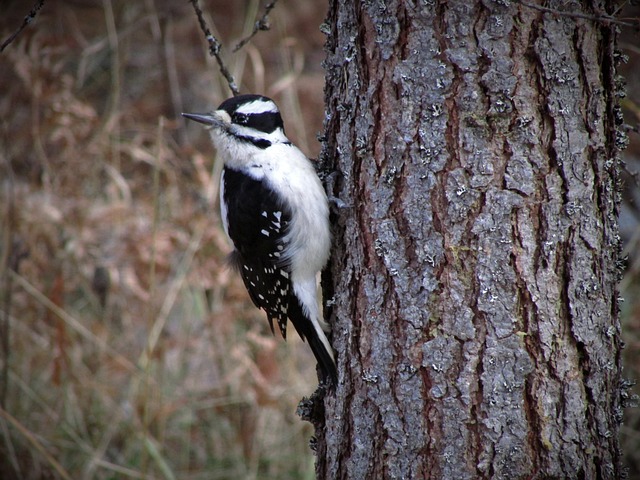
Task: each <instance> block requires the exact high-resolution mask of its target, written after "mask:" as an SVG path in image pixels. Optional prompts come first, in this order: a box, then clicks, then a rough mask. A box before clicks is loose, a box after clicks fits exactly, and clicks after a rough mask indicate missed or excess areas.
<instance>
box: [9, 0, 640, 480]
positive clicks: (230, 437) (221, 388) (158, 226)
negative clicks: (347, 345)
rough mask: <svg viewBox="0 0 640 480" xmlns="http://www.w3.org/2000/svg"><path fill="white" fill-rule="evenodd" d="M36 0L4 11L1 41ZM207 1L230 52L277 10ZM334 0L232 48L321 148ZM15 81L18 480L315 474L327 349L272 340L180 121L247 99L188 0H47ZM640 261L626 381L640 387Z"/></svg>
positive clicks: (28, 33) (14, 69)
mask: <svg viewBox="0 0 640 480" xmlns="http://www.w3.org/2000/svg"><path fill="white" fill-rule="evenodd" d="M27 3H29V2H27ZM27 3H25V2H18V1H13V2H9V3H6V2H5V7H4V8H3V10H4V11H3V13H2V16H1V17H2V18H1V19H0V22H2V23H0V35H1V38H2V39H4V38H6V36H7V35H9V34H10V33H11V32H12V31H13V30H14V29H15V28H16V27H17V26H18V25H19V24H20V23H21V21H22V18H23V16H24V15H25V14H26V13H27V11H28V9H29V8H30V5H27ZM202 6H203V9H204V10H205V11H207V12H208V13H209V15H210V18H209V23H210V25H211V26H212V27H213V26H215V30H216V33H217V34H218V35H219V36H220V38H221V39H222V40H223V42H224V43H225V44H226V45H228V46H229V47H231V46H233V45H235V43H236V41H237V40H239V39H240V38H242V37H243V36H244V35H245V34H246V33H248V32H250V31H251V29H252V27H253V22H254V20H255V19H256V17H258V16H259V15H260V11H261V7H260V6H259V4H258V2H256V1H247V2H213V1H209V2H205V1H202ZM324 8H325V5H323V4H322V2H315V1H311V0H309V1H307V2H299V1H295V0H288V1H287V0H280V3H279V5H278V6H277V7H276V9H275V10H274V11H273V13H272V15H271V20H272V25H273V28H272V30H271V31H269V32H262V33H260V34H259V35H258V36H257V37H256V38H255V39H254V41H253V42H252V43H250V44H249V45H247V46H246V47H245V48H244V49H243V50H241V51H240V52H239V53H238V54H235V55H228V60H229V65H230V66H231V68H232V71H233V72H234V74H235V75H236V78H237V79H238V81H239V82H240V85H241V87H242V88H241V89H242V91H243V92H261V93H265V94H267V95H269V96H272V97H274V98H275V99H276V101H277V102H278V103H279V104H280V106H281V108H282V110H283V111H284V117H285V119H286V121H287V125H286V126H287V132H288V134H289V136H290V137H292V139H293V140H294V141H295V142H296V143H298V144H299V145H300V146H301V147H302V148H303V150H305V151H306V152H307V153H309V154H310V155H312V156H314V155H316V154H317V153H318V150H319V146H318V144H317V142H316V141H315V138H314V137H315V134H316V132H317V131H319V130H320V129H321V120H322V118H321V116H322V111H323V106H322V85H323V71H322V70H321V68H320V62H321V60H322V59H323V53H322V50H321V46H322V42H323V40H324V38H323V36H322V34H321V33H320V32H319V30H318V25H319V24H320V23H321V21H322V20H323V16H324ZM6 12H8V13H6ZM229 51H230V48H228V49H227V53H229ZM627 53H628V52H627ZM630 55H631V59H632V60H633V61H634V62H635V65H637V64H638V63H637V62H638V61H639V60H640V59H639V58H638V56H635V57H634V55H632V54H630ZM636 70H638V69H636ZM632 71H633V70H630V72H632ZM638 84H640V81H639V82H638ZM0 86H1V87H0V88H1V91H2V96H1V97H0V132H1V134H0V216H1V219H0V225H2V230H1V231H0V267H2V268H1V269H0V314H1V315H0V318H6V317H3V316H8V318H9V326H10V332H9V335H8V336H5V337H4V339H2V340H3V342H0V343H2V344H3V345H4V341H6V340H9V342H8V345H7V346H8V348H9V351H8V355H4V356H3V357H2V361H1V362H0V365H2V366H3V369H2V373H5V374H6V375H7V378H6V379H5V380H6V382H5V381H2V380H3V379H2V377H0V386H1V385H7V387H8V388H7V389H6V391H2V390H0V404H1V405H2V409H1V410H0V438H1V440H0V477H1V478H3V479H5V478H6V479H12V478H20V479H48V478H73V479H114V478H157V479H172V478H176V479H216V478H220V479H229V478H234V479H235V478H256V479H257V478H260V479H268V478H273V479H286V478H291V479H294V478H295V479H300V478H312V477H313V457H312V455H311V452H310V450H309V448H308V440H309V437H310V436H311V435H312V430H311V427H310V426H308V425H306V424H304V423H303V422H302V421H300V420H299V419H298V418H297V417H296V416H295V408H296V405H297V402H298V400H299V399H300V398H301V397H302V396H303V395H308V394H309V393H311V392H312V391H313V389H314V387H315V372H314V362H313V360H312V357H311V355H310V353H309V352H308V350H307V348H306V347H305V346H304V345H302V344H301V342H300V341H299V340H298V339H297V337H296V336H295V335H294V334H291V335H289V341H288V342H287V343H286V344H285V343H284V342H282V341H281V340H280V339H279V338H274V337H272V336H271V333H270V331H269V329H268V326H267V322H266V320H265V317H264V315H263V314H262V313H261V312H259V311H257V310H256V309H255V308H253V306H252V305H250V303H249V301H248V296H247V294H246V292H245V291H244V288H243V286H242V284H241V282H240V280H239V279H238V278H237V276H236V275H234V274H232V273H231V272H229V271H228V270H226V269H225V268H224V266H223V259H224V256H225V254H226V253H227V252H228V250H229V245H228V242H227V240H226V238H225V237H224V234H223V233H222V231H221V228H220V222H219V218H218V213H217V200H216V198H217V176H218V174H219V168H220V167H219V165H216V164H215V162H214V161H213V158H214V156H213V151H212V148H211V146H210V145H209V142H208V139H207V138H206V136H205V134H204V132H203V131H202V130H201V129H200V128H198V126H197V125H190V126H189V127H188V129H187V126H186V124H185V122H183V121H182V120H181V119H180V118H179V113H180V112H181V111H199V110H205V109H208V108H210V107H212V106H216V105H217V104H218V103H219V102H220V101H221V100H223V99H224V98H226V97H227V96H228V91H227V90H226V89H225V86H224V84H223V83H222V81H221V79H220V77H219V75H218V74H217V68H216V66H215V64H214V62H213V61H212V60H211V59H210V58H209V57H208V56H207V53H206V45H205V43H204V41H203V39H202V38H201V33H200V30H199V29H198V27H197V23H196V19H195V16H194V14H193V11H192V10H191V8H190V5H189V4H188V2H186V1H184V2H175V1H170V0H145V1H138V2H127V1H124V0H74V1H67V2H45V7H44V8H43V9H42V10H41V12H40V14H39V16H38V19H37V21H36V23H35V24H33V25H31V26H30V27H29V28H28V29H26V30H25V31H24V32H23V34H22V35H21V36H20V37H19V39H18V40H17V41H16V43H14V44H12V45H11V46H10V47H9V48H8V49H7V50H6V51H5V53H3V54H1V55H0ZM633 88H634V87H633V86H630V93H632V94H631V95H630V98H631V99H633V98H636V99H638V98H640V95H637V93H636V94H635V95H634V93H633ZM636 92H637V91H636ZM638 103H640V102H637V101H636V102H635V104H634V105H637V104H638ZM633 152H634V151H633V150H630V153H629V154H630V155H632V154H633ZM629 158H631V157H629ZM635 228H637V225H636V227H635ZM629 248H630V252H629V253H630V254H631V255H632V262H633V261H635V262H636V263H635V264H633V263H632V264H633V265H638V263H637V262H638V261H637V258H638V257H637V256H634V254H635V255H637V251H638V248H637V247H633V246H632V247H629ZM10 266H13V267H17V273H12V271H11V269H10V268H8V267H10ZM630 272H631V273H630V274H629V275H628V276H627V277H626V278H625V282H626V283H625V291H624V295H625V296H626V297H627V299H629V300H630V301H628V302H627V303H626V304H625V311H624V313H625V317H624V324H625V326H626V328H627V330H626V334H625V335H626V338H627V349H626V351H625V355H626V357H625V358H626V360H627V365H628V367H627V370H626V372H625V375H626V376H627V377H629V378H640V370H639V367H638V365H640V340H639V339H640V334H639V333H638V332H640V313H638V312H640V306H638V305H639V303H638V302H637V300H635V299H637V298H638V295H637V293H636V292H638V277H640V273H639V272H640V269H638V268H635V269H634V268H632V269H631V270H630ZM3 333H4V332H3ZM292 333H293V332H292ZM1 335H2V333H0V336H1ZM0 352H1V351H0ZM7 358H8V362H5V360H6V359H7ZM5 365H6V368H4V367H5ZM628 413H629V415H628V418H629V420H627V423H626V426H625V430H624V436H623V440H624V443H625V445H626V448H627V452H629V453H628V455H627V459H628V462H629V463H630V464H632V465H636V466H637V467H634V468H637V469H638V471H640V457H639V456H638V453H637V452H638V451H640V448H638V445H640V435H639V434H638V430H639V429H638V425H639V420H638V417H639V416H638V415H637V414H636V413H634V412H633V411H630V412H628ZM634 462H635V463H634ZM632 471H633V472H635V471H636V470H634V469H633V468H632Z"/></svg>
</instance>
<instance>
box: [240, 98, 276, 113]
mask: <svg viewBox="0 0 640 480" xmlns="http://www.w3.org/2000/svg"><path fill="white" fill-rule="evenodd" d="M236 112H237V113H242V114H245V115H250V114H256V113H278V107H277V106H276V104H275V103H273V102H272V101H265V100H254V101H253V102H250V103H245V104H244V105H240V106H239V107H238V109H237V110H236Z"/></svg>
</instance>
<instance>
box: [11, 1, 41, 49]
mask: <svg viewBox="0 0 640 480" xmlns="http://www.w3.org/2000/svg"><path fill="white" fill-rule="evenodd" d="M43 5H44V0H38V2H37V3H36V4H35V5H34V6H33V8H32V9H31V11H30V12H29V14H28V15H27V16H26V17H24V20H23V21H22V25H20V28H18V29H17V30H16V31H15V32H13V34H12V35H11V36H10V37H9V38H7V39H6V40H5V41H4V42H2V45H1V46H0V53H1V52H3V51H4V49H5V48H7V47H8V46H9V44H10V43H11V42H13V41H14V40H15V39H16V37H17V36H18V35H20V33H21V32H22V30H24V29H25V28H27V25H29V24H30V23H31V22H33V19H34V18H36V15H37V14H38V10H40V9H41V8H42V6H43Z"/></svg>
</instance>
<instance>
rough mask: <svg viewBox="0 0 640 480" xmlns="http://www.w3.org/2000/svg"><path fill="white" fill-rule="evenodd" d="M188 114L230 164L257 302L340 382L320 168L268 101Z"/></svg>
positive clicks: (225, 198) (249, 98) (226, 184)
mask: <svg viewBox="0 0 640 480" xmlns="http://www.w3.org/2000/svg"><path fill="white" fill-rule="evenodd" d="M183 115H184V116H185V117H186V118H189V119H191V120H195V121H197V122H200V123H203V124H205V125H207V126H208V128H209V132H210V135H211V139H212V141H213V144H214V146H215V147H216V149H217V150H218V153H219V154H220V155H222V158H223V160H224V169H223V172H222V177H221V180H220V208H221V214H222V222H223V226H224V229H225V231H226V232H227V234H228V236H229V237H230V238H231V240H232V242H233V245H234V247H235V250H234V251H233V253H232V254H231V256H230V259H231V261H232V264H233V265H234V266H235V267H236V268H237V269H238V271H239V272H240V274H241V276H242V280H243V281H244V284H245V286H246V288H247V290H248V292H249V295H250V297H251V300H252V301H253V303H254V304H255V305H256V306H257V307H258V308H261V309H263V310H264V311H265V312H266V313H267V318H268V319H269V324H270V326H271V330H272V331H273V322H274V320H275V321H276V323H277V325H278V328H279V330H280V332H281V333H282V336H283V337H284V338H286V327H287V319H289V320H291V323H293V326H294V327H295V329H296V331H297V332H298V334H300V337H302V339H304V340H307V341H308V342H309V345H310V346H311V350H312V351H313V353H314V355H315V357H316V359H317V361H318V364H319V365H320V368H321V371H322V376H323V379H326V380H328V381H332V382H335V381H336V379H337V373H336V366H335V361H334V357H333V350H332V348H331V345H330V344H329V340H328V339H327V336H326V332H328V326H327V324H326V323H325V322H324V319H323V318H322V314H321V310H320V307H319V305H318V299H317V280H316V275H317V274H318V272H319V271H320V270H322V268H323V267H324V265H325V263H326V262H327V259H328V258H329V249H330V244H331V238H330V229H329V208H328V202H327V196H326V194H325V191H324V189H323V188H322V184H321V183H320V180H319V179H318V176H317V175H316V172H315V170H314V168H313V165H312V164H311V162H310V161H309V160H308V159H307V157H306V156H305V155H304V154H303V153H302V152H301V151H300V150H299V149H298V148H297V147H296V146H295V145H293V144H292V143H291V142H290V141H289V140H288V138H287V137H286V135H285V133H284V126H283V122H282V117H281V116H280V112H279V110H278V107H277V106H276V104H275V103H274V102H273V100H271V99H269V98H267V97H263V96H260V95H239V96H237V97H233V98H230V99H228V100H226V101H224V102H223V103H222V104H221V105H220V107H218V110H216V111H215V112H212V113H207V114H191V113H183Z"/></svg>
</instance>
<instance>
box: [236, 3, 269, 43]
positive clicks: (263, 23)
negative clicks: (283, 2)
mask: <svg viewBox="0 0 640 480" xmlns="http://www.w3.org/2000/svg"><path fill="white" fill-rule="evenodd" d="M276 3H278V0H273V1H272V2H271V3H267V5H266V6H265V7H264V15H262V17H261V18H260V20H258V21H257V22H256V23H255V24H254V25H253V32H251V34H250V35H249V36H248V37H246V38H243V39H242V40H240V42H239V43H238V44H237V45H236V46H235V47H234V49H233V51H234V52H237V51H238V50H240V49H241V48H242V47H244V46H245V45H246V44H247V43H249V42H250V41H251V39H252V38H253V37H255V35H256V33H258V32H259V31H260V30H262V31H265V30H269V29H270V28H271V25H270V24H269V13H270V12H271V10H273V7H275V6H276Z"/></svg>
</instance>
